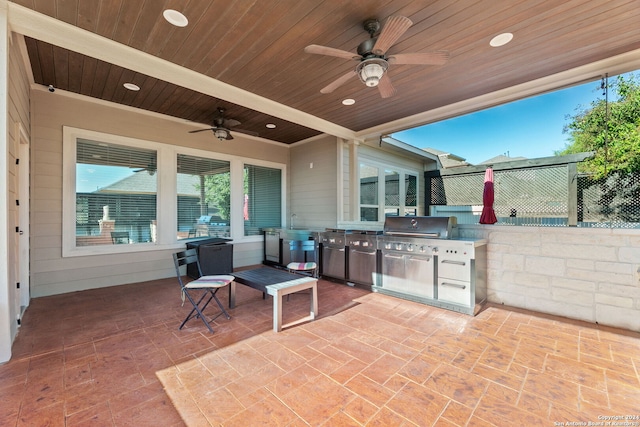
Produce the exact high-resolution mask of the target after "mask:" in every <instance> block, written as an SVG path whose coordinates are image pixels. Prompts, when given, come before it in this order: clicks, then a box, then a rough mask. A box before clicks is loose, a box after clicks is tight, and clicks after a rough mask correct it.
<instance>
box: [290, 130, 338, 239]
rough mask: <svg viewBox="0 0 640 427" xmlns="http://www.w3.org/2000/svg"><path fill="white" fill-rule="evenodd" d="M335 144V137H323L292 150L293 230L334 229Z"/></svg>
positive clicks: (336, 175)
mask: <svg viewBox="0 0 640 427" xmlns="http://www.w3.org/2000/svg"><path fill="white" fill-rule="evenodd" d="M337 144H338V142H337V139H336V138H335V137H330V136H326V137H324V138H322V139H319V140H314V141H310V142H306V143H304V144H300V145H296V146H294V147H292V148H291V162H290V167H289V170H290V182H289V188H290V191H289V200H290V202H289V215H291V214H296V218H295V219H294V221H295V223H294V225H295V226H296V227H314V228H326V227H335V226H336V222H337V214H338V212H337V209H338V204H337V200H336V193H337V189H338V184H337V183H338V165H337V164H336V158H337ZM312 166H313V167H312ZM290 220H291V217H290V216H289V217H288V218H287V221H290ZM286 225H287V226H289V225H290V224H289V222H287V224H286Z"/></svg>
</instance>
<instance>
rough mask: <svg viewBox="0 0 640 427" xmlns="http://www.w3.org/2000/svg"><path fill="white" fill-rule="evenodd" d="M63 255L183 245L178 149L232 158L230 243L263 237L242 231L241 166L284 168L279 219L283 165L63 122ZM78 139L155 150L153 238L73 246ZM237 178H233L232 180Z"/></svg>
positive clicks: (119, 252) (283, 185) (142, 249)
mask: <svg viewBox="0 0 640 427" xmlns="http://www.w3.org/2000/svg"><path fill="white" fill-rule="evenodd" d="M62 134H63V135H62V140H63V149H62V165H63V173H62V256H63V258H66V257H77V256H90V255H102V254H121V253H131V252H145V251H157V250H168V249H180V248H184V245H185V241H184V240H178V239H177V236H176V230H177V222H178V218H177V203H178V202H177V198H176V192H177V175H176V173H175V171H176V166H177V157H178V154H184V155H190V156H196V157H202V158H210V159H215V160H223V161H228V162H229V163H230V171H231V174H232V175H231V181H232V189H231V190H232V191H231V215H232V220H231V239H232V241H233V242H234V243H250V242H261V241H262V240H263V236H244V221H242V220H241V219H242V215H243V203H244V195H243V189H242V177H243V173H244V165H245V164H247V165H252V166H263V167H269V168H273V169H279V170H280V171H281V173H282V186H281V192H282V200H281V204H282V206H281V211H282V218H281V221H282V224H285V221H286V215H285V213H286V203H287V200H286V194H287V192H286V190H287V188H286V176H287V169H286V164H284V163H276V162H270V161H265V160H259V159H248V158H245V157H240V156H233V155H228V154H224V153H219V152H212V151H205V150H199V149H195V148H188V147H181V146H177V145H169V144H164V143H160V142H155V141H149V140H143V139H137V138H131V137H126V136H121V135H114V134H108V133H103V132H97V131H91V130H87V129H80V128H74V127H69V126H63V130H62ZM78 138H82V139H88V140H92V141H101V142H106V143H112V144H118V145H124V146H131V147H136V148H146V149H151V150H155V151H156V152H157V154H158V173H157V177H158V192H157V199H156V203H157V206H156V212H157V224H158V236H157V241H156V242H154V243H136V244H135V245H100V246H76V148H77V144H76V142H77V140H78ZM234 177H236V179H234Z"/></svg>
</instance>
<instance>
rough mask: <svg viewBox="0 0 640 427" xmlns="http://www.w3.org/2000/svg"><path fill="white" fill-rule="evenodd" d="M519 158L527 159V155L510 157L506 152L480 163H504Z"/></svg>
mask: <svg viewBox="0 0 640 427" xmlns="http://www.w3.org/2000/svg"><path fill="white" fill-rule="evenodd" d="M517 160H527V158H526V157H522V156H519V157H509V156H505V155H504V154H500V155H499V156H495V157H492V158H490V159H489V160H485V161H484V162H480V163H478V164H480V165H491V164H494V163H502V162H514V161H517Z"/></svg>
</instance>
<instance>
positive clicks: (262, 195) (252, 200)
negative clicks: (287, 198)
mask: <svg viewBox="0 0 640 427" xmlns="http://www.w3.org/2000/svg"><path fill="white" fill-rule="evenodd" d="M243 219H244V235H245V236H256V235H260V234H262V229H263V228H267V227H275V228H278V227H281V225H282V170H280V169H274V168H268V167H263V166H253V165H248V164H246V165H245V166H244V200H243Z"/></svg>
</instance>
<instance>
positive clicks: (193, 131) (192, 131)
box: [189, 128, 214, 133]
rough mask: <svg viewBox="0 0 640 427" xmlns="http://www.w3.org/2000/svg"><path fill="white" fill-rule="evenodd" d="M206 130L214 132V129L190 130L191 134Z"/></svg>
mask: <svg viewBox="0 0 640 427" xmlns="http://www.w3.org/2000/svg"><path fill="white" fill-rule="evenodd" d="M206 130H214V128H206V129H197V130H190V131H189V133H196V132H204V131H206Z"/></svg>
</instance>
